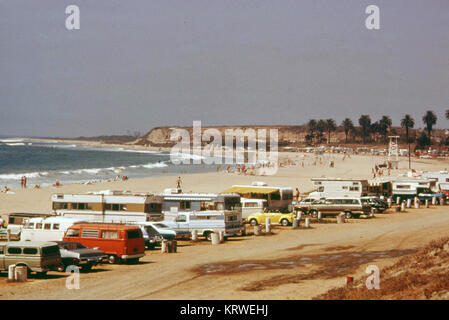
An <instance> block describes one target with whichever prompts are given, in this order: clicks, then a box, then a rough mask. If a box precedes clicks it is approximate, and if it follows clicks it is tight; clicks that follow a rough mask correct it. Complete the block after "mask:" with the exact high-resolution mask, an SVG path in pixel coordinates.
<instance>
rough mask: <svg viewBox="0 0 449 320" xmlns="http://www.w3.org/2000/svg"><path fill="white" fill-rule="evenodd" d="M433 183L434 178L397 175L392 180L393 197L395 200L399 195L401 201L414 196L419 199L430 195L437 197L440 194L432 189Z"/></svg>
mask: <svg viewBox="0 0 449 320" xmlns="http://www.w3.org/2000/svg"><path fill="white" fill-rule="evenodd" d="M435 184H436V183H435V180H429V179H424V178H407V177H399V178H397V179H396V180H394V181H393V199H394V200H396V199H397V197H399V198H400V200H401V201H402V200H406V199H409V198H412V199H413V198H415V197H418V198H419V199H420V200H425V199H431V198H432V197H436V198H439V197H441V196H442V194H437V193H435V192H433V191H432V189H433V188H434V187H435Z"/></svg>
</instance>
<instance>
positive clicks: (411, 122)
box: [401, 114, 415, 169]
mask: <svg viewBox="0 0 449 320" xmlns="http://www.w3.org/2000/svg"><path fill="white" fill-rule="evenodd" d="M414 126H415V119H413V118H412V116H411V115H409V114H406V115H405V116H404V118H403V119H402V120H401V127H402V128H405V137H406V139H407V143H408V168H409V169H411V161H410V156H411V155H410V138H409V136H408V130H409V128H413V127H414Z"/></svg>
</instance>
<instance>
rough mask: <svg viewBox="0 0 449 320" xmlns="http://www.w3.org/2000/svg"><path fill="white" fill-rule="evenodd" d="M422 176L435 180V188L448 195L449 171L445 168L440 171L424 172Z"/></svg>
mask: <svg viewBox="0 0 449 320" xmlns="http://www.w3.org/2000/svg"><path fill="white" fill-rule="evenodd" d="M422 177H423V178H426V179H429V180H435V182H436V189H437V190H438V191H440V192H443V193H444V194H445V195H446V196H447V197H449V173H448V172H447V171H446V170H442V171H440V172H424V173H423V174H422Z"/></svg>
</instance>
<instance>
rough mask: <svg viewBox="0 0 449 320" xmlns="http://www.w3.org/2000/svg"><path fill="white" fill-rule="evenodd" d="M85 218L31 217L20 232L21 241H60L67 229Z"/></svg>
mask: <svg viewBox="0 0 449 320" xmlns="http://www.w3.org/2000/svg"><path fill="white" fill-rule="evenodd" d="M82 222H86V220H85V219H77V218H66V217H49V218H31V219H29V220H28V222H27V223H26V224H25V226H24V227H23V229H22V232H21V233H20V240H21V241H61V240H62V238H63V237H64V233H65V232H66V231H67V229H68V228H69V227H71V226H73V225H74V224H77V223H82Z"/></svg>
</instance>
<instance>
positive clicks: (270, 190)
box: [222, 182, 293, 212]
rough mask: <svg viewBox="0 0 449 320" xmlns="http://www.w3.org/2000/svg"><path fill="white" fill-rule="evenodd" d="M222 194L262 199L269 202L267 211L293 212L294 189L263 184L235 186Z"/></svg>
mask: <svg viewBox="0 0 449 320" xmlns="http://www.w3.org/2000/svg"><path fill="white" fill-rule="evenodd" d="M222 193H237V194H239V195H240V196H241V197H242V198H245V199H261V200H266V201H267V210H279V211H282V212H291V211H292V210H293V207H292V201H293V188H291V187H272V186H268V185H267V184H266V183H263V182H254V183H253V184H252V185H234V186H232V187H231V188H229V189H226V190H224V191H223V192H222Z"/></svg>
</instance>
